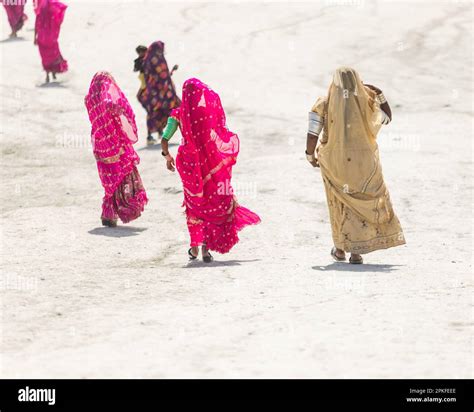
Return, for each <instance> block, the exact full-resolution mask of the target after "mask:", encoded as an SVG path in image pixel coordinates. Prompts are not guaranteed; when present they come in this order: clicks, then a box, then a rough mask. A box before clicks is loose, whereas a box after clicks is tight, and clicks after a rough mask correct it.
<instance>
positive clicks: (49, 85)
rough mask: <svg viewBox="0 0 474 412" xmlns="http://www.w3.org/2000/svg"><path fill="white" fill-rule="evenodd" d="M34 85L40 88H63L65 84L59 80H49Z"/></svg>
mask: <svg viewBox="0 0 474 412" xmlns="http://www.w3.org/2000/svg"><path fill="white" fill-rule="evenodd" d="M36 87H40V88H42V89H64V88H66V86H64V84H62V83H60V82H49V83H46V82H45V83H41V84H39V85H37V86H36Z"/></svg>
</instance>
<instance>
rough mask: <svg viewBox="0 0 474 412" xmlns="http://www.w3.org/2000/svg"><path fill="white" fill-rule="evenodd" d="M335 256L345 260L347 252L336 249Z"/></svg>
mask: <svg viewBox="0 0 474 412" xmlns="http://www.w3.org/2000/svg"><path fill="white" fill-rule="evenodd" d="M335 255H336V256H337V257H338V258H340V259H345V258H346V252H344V251H343V250H342V249H338V248H336V253H335Z"/></svg>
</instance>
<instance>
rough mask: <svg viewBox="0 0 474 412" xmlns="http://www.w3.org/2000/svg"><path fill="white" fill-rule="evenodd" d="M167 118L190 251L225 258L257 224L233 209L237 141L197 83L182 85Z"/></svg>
mask: <svg viewBox="0 0 474 412" xmlns="http://www.w3.org/2000/svg"><path fill="white" fill-rule="evenodd" d="M171 116H173V117H174V118H176V119H177V120H178V122H179V125H180V129H181V133H182V135H183V141H182V142H181V145H180V147H179V149H178V155H177V156H176V168H177V169H178V172H179V175H180V177H181V180H182V182H183V188H184V206H185V207H186V216H187V224H188V230H189V234H190V237H191V247H193V246H199V245H202V244H206V246H207V248H208V249H210V250H215V251H217V252H219V253H227V252H229V251H230V249H232V247H233V246H234V245H235V244H236V243H237V242H238V241H239V237H238V235H237V232H238V231H239V230H241V229H243V228H244V227H245V226H247V225H254V224H257V223H260V218H259V217H258V216H257V215H256V214H255V213H253V212H251V211H250V210H248V209H246V208H245V207H242V206H240V205H239V204H238V203H237V199H236V198H235V196H234V194H233V189H232V186H231V178H232V166H233V165H234V164H235V163H236V161H237V155H238V154H239V146H240V143H239V138H238V136H237V135H236V134H235V133H232V132H231V131H230V130H229V129H227V127H226V120H225V113H224V109H223V108H222V104H221V101H220V98H219V96H218V95H217V93H215V92H214V91H213V90H211V89H210V88H209V87H208V86H206V85H205V84H204V83H202V82H201V81H199V80H198V79H189V80H187V81H186V82H185V83H184V85H183V97H182V104H181V106H180V107H179V108H178V109H175V110H173V112H172V113H171Z"/></svg>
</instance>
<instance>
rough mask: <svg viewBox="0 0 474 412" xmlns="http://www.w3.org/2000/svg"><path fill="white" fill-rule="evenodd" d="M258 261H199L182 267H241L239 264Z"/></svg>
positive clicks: (256, 260)
mask: <svg viewBox="0 0 474 412" xmlns="http://www.w3.org/2000/svg"><path fill="white" fill-rule="evenodd" d="M258 261H260V259H249V260H223V261H218V260H214V261H213V262H211V263H205V262H203V261H201V260H198V261H195V262H189V263H188V264H187V265H186V266H183V268H185V269H193V268H208V269H209V268H213V267H214V268H215V267H226V266H241V264H245V263H250V262H258Z"/></svg>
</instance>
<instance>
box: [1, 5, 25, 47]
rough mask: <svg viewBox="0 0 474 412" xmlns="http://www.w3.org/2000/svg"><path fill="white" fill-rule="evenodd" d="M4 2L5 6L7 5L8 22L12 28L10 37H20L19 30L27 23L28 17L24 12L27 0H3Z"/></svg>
mask: <svg viewBox="0 0 474 412" xmlns="http://www.w3.org/2000/svg"><path fill="white" fill-rule="evenodd" d="M2 4H3V7H5V11H6V12H7V17H8V23H9V24H10V27H11V29H12V32H11V33H10V37H11V38H15V37H18V36H17V32H18V31H20V29H21V28H22V27H23V25H24V24H25V21H26V20H27V19H28V17H27V16H26V14H25V13H24V10H25V4H26V0H2Z"/></svg>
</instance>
